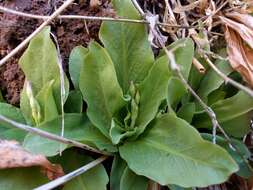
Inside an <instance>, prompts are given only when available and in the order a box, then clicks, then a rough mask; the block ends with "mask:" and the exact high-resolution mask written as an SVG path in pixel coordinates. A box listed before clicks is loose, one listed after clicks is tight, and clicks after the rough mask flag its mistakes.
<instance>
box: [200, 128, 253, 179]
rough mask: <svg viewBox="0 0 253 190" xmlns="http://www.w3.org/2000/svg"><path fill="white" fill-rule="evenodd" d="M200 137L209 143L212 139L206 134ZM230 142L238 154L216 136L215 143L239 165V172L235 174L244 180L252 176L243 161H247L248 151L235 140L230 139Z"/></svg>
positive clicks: (252, 173)
mask: <svg viewBox="0 0 253 190" xmlns="http://www.w3.org/2000/svg"><path fill="white" fill-rule="evenodd" d="M201 136H202V137H203V138H204V139H206V140H209V141H212V138H213V135H211V134H207V133H202V134H201ZM231 142H232V144H233V146H234V147H236V150H237V151H238V152H239V153H238V152H237V151H236V150H234V149H233V148H231V146H230V145H229V144H228V142H227V141H226V139H224V138H223V137H220V136H218V135H216V143H217V144H218V145H219V146H221V147H223V148H224V149H226V150H227V151H228V153H229V154H230V155H231V156H232V158H233V159H234V160H235V161H236V163H237V164H238V165H239V167H240V170H239V171H238V172H237V173H236V174H237V175H239V176H241V177H244V178H249V177H251V176H252V175H253V171H252V170H251V168H249V166H248V164H247V163H245V161H244V159H245V160H247V159H249V158H250V156H251V153H250V151H249V149H248V148H247V146H246V145H245V144H244V143H243V142H241V141H239V140H237V139H233V138H232V139H231ZM249 164H250V163H249Z"/></svg>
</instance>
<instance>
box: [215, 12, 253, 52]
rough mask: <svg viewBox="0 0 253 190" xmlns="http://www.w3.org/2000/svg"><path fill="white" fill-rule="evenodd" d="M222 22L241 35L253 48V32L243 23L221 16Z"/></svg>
mask: <svg viewBox="0 0 253 190" xmlns="http://www.w3.org/2000/svg"><path fill="white" fill-rule="evenodd" d="M220 19H221V21H222V22H223V23H224V24H225V25H226V26H228V27H230V28H231V29H233V30H235V31H236V32H237V33H238V34H240V36H241V38H242V39H243V40H244V41H245V42H246V43H248V45H249V46H250V47H251V48H253V30H252V29H251V28H249V27H247V26H245V25H244V24H242V23H238V22H236V21H233V20H231V19H228V18H226V17H222V16H220Z"/></svg>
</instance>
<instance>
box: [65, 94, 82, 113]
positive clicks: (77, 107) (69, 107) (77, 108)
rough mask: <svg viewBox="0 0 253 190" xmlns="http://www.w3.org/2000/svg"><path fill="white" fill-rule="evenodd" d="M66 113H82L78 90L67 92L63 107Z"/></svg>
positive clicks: (80, 96) (80, 95) (80, 97)
mask: <svg viewBox="0 0 253 190" xmlns="http://www.w3.org/2000/svg"><path fill="white" fill-rule="evenodd" d="M64 110H65V112H66V113H82V110H83V97H82V93H81V91H79V90H72V91H70V92H69V96H68V99H67V101H66V103H65V105H64Z"/></svg>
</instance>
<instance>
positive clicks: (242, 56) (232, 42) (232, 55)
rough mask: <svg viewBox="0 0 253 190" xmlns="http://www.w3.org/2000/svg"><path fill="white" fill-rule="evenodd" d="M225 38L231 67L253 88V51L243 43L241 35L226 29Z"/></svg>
mask: <svg viewBox="0 0 253 190" xmlns="http://www.w3.org/2000/svg"><path fill="white" fill-rule="evenodd" d="M225 38H226V41H227V52H228V57H229V61H230V64H231V66H232V67H233V69H234V70H236V71H238V72H239V73H240V74H241V75H242V77H243V78H244V80H245V81H246V82H248V83H249V85H250V86H252V87H253V49H251V48H250V47H249V46H248V45H247V44H245V43H244V42H243V39H242V38H241V37H240V35H239V34H238V33H237V32H236V31H235V30H233V29H231V28H229V27H226V31H225Z"/></svg>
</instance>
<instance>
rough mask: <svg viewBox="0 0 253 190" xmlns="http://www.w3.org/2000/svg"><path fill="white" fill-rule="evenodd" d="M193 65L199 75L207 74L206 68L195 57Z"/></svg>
mask: <svg viewBox="0 0 253 190" xmlns="http://www.w3.org/2000/svg"><path fill="white" fill-rule="evenodd" d="M192 64H193V66H194V67H195V68H196V69H197V70H198V71H199V73H201V74H204V73H205V72H206V68H205V67H204V66H203V65H202V64H201V63H200V62H199V61H198V60H197V59H196V58H195V57H194V58H193V60H192Z"/></svg>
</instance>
